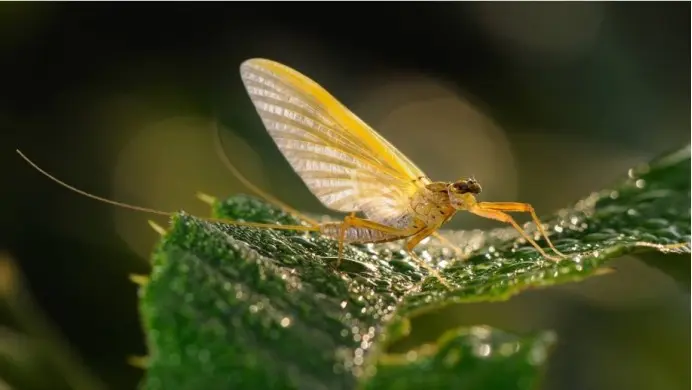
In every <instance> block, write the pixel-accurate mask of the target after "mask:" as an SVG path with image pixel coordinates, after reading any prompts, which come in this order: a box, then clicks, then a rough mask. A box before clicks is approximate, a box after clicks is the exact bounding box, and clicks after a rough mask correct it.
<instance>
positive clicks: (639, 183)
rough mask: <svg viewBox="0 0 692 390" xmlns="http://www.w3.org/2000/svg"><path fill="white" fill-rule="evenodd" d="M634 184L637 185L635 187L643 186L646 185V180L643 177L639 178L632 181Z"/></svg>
mask: <svg viewBox="0 0 692 390" xmlns="http://www.w3.org/2000/svg"><path fill="white" fill-rule="evenodd" d="M634 185H635V186H637V188H644V186H646V181H645V180H644V179H639V180H637V181H635V182H634Z"/></svg>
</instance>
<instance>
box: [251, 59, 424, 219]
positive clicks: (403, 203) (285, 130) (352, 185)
mask: <svg viewBox="0 0 692 390" xmlns="http://www.w3.org/2000/svg"><path fill="white" fill-rule="evenodd" d="M240 72H241V78H242V80H243V83H244V85H245V88H246V89H247V91H248V94H249V95H250V98H251V99H252V102H253V103H254V105H255V108H256V109H257V112H258V113H259V115H260V117H261V118H262V122H263V123H264V126H265V127H266V129H267V131H268V132H269V134H270V135H271V137H272V138H273V139H274V141H275V142H276V144H277V146H278V147H279V149H280V150H281V152H282V153H283V155H284V156H285V157H286V159H287V160H288V162H289V163H290V164H291V166H292V167H293V169H294V170H295V171H296V172H297V173H298V175H299V176H300V177H301V179H302V180H303V181H304V182H305V184H306V185H307V186H308V188H309V189H310V191H312V193H313V194H315V196H317V198H318V199H319V200H320V201H321V202H322V203H323V204H324V205H325V206H327V207H329V208H331V209H333V210H337V211H342V212H353V211H362V212H363V213H365V215H366V216H367V217H368V218H370V219H372V220H374V221H379V222H382V223H385V222H390V221H393V220H395V219H397V218H398V217H400V216H402V215H403V214H407V213H408V207H409V206H408V205H409V199H410V197H411V195H412V194H413V193H415V192H416V191H417V190H418V188H419V187H418V186H420V185H424V184H425V183H427V182H429V180H428V179H427V176H425V174H423V172H422V171H421V170H420V169H419V168H418V167H416V166H415V165H414V164H413V163H412V162H411V161H410V160H408V159H407V158H406V157H405V156H404V155H403V154H402V153H401V152H399V151H398V150H397V149H396V148H394V146H392V145H391V144H390V143H389V142H387V141H386V140H385V139H384V138H382V137H381V136H380V135H379V134H377V133H376V132H375V131H374V130H373V129H372V128H370V127H369V126H368V125H367V124H365V123H364V122H363V121H362V120H360V119H359V118H358V117H357V116H356V115H354V114H353V113H351V112H350V111H349V110H348V109H347V108H346V107H345V106H344V105H342V104H341V103H340V102H338V101H337V100H336V99H335V98H334V97H333V96H331V95H330V94H329V93H328V92H327V91H326V90H324V89H323V88H322V87H320V86H319V85H318V84H317V83H315V82H314V81H312V80H310V79H309V78H307V77H306V76H304V75H302V74H300V73H299V72H297V71H295V70H293V69H291V68H289V67H287V66H284V65H282V64H279V63H277V62H274V61H270V60H265V59H251V60H247V61H245V62H243V64H242V65H241V67H240ZM420 177H423V179H422V180H423V181H421V180H418V178H420Z"/></svg>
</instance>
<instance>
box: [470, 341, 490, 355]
mask: <svg viewBox="0 0 692 390" xmlns="http://www.w3.org/2000/svg"><path fill="white" fill-rule="evenodd" d="M491 351H492V348H491V347H490V344H479V345H476V347H475V348H474V352H475V354H476V355H477V356H482V357H488V356H490V352H491Z"/></svg>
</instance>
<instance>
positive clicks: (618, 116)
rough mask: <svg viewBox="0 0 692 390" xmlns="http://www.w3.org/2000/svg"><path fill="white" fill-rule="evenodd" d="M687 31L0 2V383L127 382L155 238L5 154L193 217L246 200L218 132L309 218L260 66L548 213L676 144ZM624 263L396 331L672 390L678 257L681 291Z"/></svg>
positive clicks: (269, 8)
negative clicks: (221, 155)
mask: <svg viewBox="0 0 692 390" xmlns="http://www.w3.org/2000/svg"><path fill="white" fill-rule="evenodd" d="M689 32H690V5H689V3H683V2H679V3H661V2H656V3H620V2H618V3H552V4H546V3H540V4H539V3H511V4H510V3H463V4H462V3H437V4H422V3H381V4H375V3H369V4H365V3H334V4H327V3H325V4H313V3H302V4H301V3H291V4H288V3H264V2H263V3H245V4H243V3H223V4H222V3H3V4H2V5H0V51H1V52H2V56H1V58H2V60H1V61H2V76H3V77H2V79H3V81H2V86H1V88H0V91H2V98H3V101H2V105H1V106H0V125H1V126H2V140H1V141H0V145H1V146H2V153H1V155H0V163H1V165H0V173H2V177H1V179H2V180H1V181H0V183H1V184H0V186H2V188H3V190H2V202H1V203H0V207H1V209H0V212H1V215H2V222H3V223H2V225H0V226H1V229H2V230H0V282H1V283H2V285H0V286H2V288H1V289H0V290H1V291H0V293H2V297H3V299H4V304H3V310H2V317H1V318H2V319H3V322H2V326H1V327H0V388H2V386H1V385H2V381H5V382H8V383H18V384H20V385H16V386H17V388H20V389H39V388H53V389H62V388H66V389H67V388H78V389H84V388H97V387H96V386H101V387H99V388H109V389H131V388H133V387H134V386H135V384H136V383H137V381H138V380H139V378H140V376H141V374H142V371H140V370H138V369H136V368H133V367H131V366H129V365H127V363H126V359H127V356H129V355H144V354H146V348H145V346H144V341H143V335H142V332H141V330H140V327H139V322H138V321H139V319H138V313H137V306H136V304H137V296H136V287H135V286H134V285H133V284H132V283H130V282H129V281H128V279H127V278H128V274H130V273H140V274H145V273H147V272H148V266H147V256H148V252H149V251H150V249H151V247H152V245H153V243H154V242H155V240H156V237H157V236H156V233H154V232H153V231H151V229H149V228H148V226H147V224H146V220H147V219H149V218H152V217H151V216H147V215H141V214H137V213H132V212H129V211H123V210H115V209H114V208H112V207H110V206H107V205H104V204H100V203H98V202H94V201H92V200H89V199H86V198H84V197H80V196H78V195H76V194H74V193H72V192H69V191H67V190H65V189H64V188H60V187H59V186H57V185H55V184H54V183H51V182H50V181H49V180H47V179H46V178H44V177H42V176H40V175H39V174H38V173H37V172H35V171H33V170H32V169H31V168H30V167H29V166H27V165H26V164H25V163H23V162H22V161H21V160H20V159H19V158H18V156H17V155H16V154H15V153H14V150H13V149H15V148H20V149H22V150H23V151H24V152H25V153H26V154H27V155H28V156H29V157H31V158H33V159H34V160H35V161H36V162H37V163H38V164H39V165H40V166H42V167H43V168H45V169H47V170H48V171H49V172H52V173H53V174H55V175H56V176H58V177H59V178H61V179H63V180H65V181H67V182H69V183H71V184H74V185H76V186H78V187H80V188H83V189H85V190H87V191H89V192H94V193H96V194H100V195H105V196H109V197H116V198H118V199H119V200H122V201H126V202H130V203H135V204H140V205H145V206H151V207H156V208H160V209H165V210H179V209H185V210H186V211H188V212H190V213H193V214H198V215H207V214H208V209H207V208H206V207H205V206H204V205H203V204H202V203H201V202H199V201H197V200H196V199H195V198H194V193H195V192H196V191H204V192H207V193H210V194H213V195H216V196H227V195H230V194H233V193H237V192H240V191H244V189H243V188H242V186H241V185H240V184H239V183H238V182H237V181H236V180H235V179H233V178H232V176H231V175H230V173H228V172H226V171H225V170H224V168H223V166H222V165H221V163H220V160H219V159H218V157H217V156H216V155H215V154H214V152H213V144H212V137H211V134H212V133H211V129H212V128H213V124H214V123H215V122H217V121H218V122H219V123H220V124H221V126H222V127H223V134H224V138H225V139H226V144H227V146H228V147H227V153H228V154H229V156H230V158H231V160H232V161H234V163H236V164H237V165H238V166H239V167H240V169H241V170H242V171H243V172H244V173H246V174H247V175H249V176H251V177H252V178H253V180H254V181H255V182H257V183H258V184H260V185H261V186H263V187H264V188H267V189H269V190H270V191H271V192H272V193H273V194H275V195H277V196H278V197H279V198H281V199H283V200H285V201H286V202H288V203H289V204H292V205H293V206H295V207H297V208H299V209H303V210H307V211H311V212H315V213H324V212H327V210H325V209H324V208H323V207H322V206H320V205H319V203H318V201H317V200H316V199H315V198H314V197H312V196H311V195H310V193H309V192H308V191H307V189H306V188H305V187H304V186H303V185H302V183H301V182H300V180H299V179H298V178H297V176H296V175H295V174H294V173H293V172H292V171H291V170H290V167H289V166H288V164H286V162H285V161H284V160H283V157H282V156H281V155H280V154H279V153H278V151H277V150H276V147H275V146H274V145H273V143H272V141H271V139H270V138H269V137H268V135H267V133H266V131H265V130H264V129H263V128H262V126H261V123H260V121H259V118H258V117H257V115H256V113H255V111H254V109H253V108H252V105H251V103H250V101H249V99H248V98H247V95H246V93H245V91H244V90H243V88H242V84H241V82H240V78H239V75H238V66H239V64H240V63H241V62H242V61H243V60H245V59H248V58H252V57H265V58H270V59H273V60H276V61H279V62H282V63H285V64H287V65H289V66H291V67H293V68H295V69H297V70H299V71H301V72H302V73H305V74H306V75H308V76H309V77H311V78H313V79H315V80H316V81H317V82H319V83H320V84H322V85H323V86H324V87H325V88H326V89H327V90H329V91H330V92H331V93H332V94H334V95H335V96H336V97H337V98H338V99H339V100H341V101H342V102H344V103H345V104H346V105H347V106H348V107H350V108H351V109H353V111H354V112H355V113H356V114H357V115H359V116H361V117H362V118H363V119H364V120H365V121H366V122H368V123H370V124H371V125H372V126H373V127H374V128H376V129H378V131H380V132H381V133H382V134H383V135H384V136H385V137H386V138H387V139H389V140H390V141H392V143H393V144H394V145H396V146H397V147H399V148H400V149H401V150H402V151H403V152H404V153H405V154H407V155H408V156H410V157H411V159H412V160H413V161H415V162H416V163H418V164H419V165H420V166H421V168H423V169H424V170H425V171H426V172H428V173H429V175H430V176H431V177H432V178H433V179H439V180H450V179H454V178H456V177H462V176H469V175H471V174H473V175H475V176H476V178H478V179H479V180H480V181H481V183H482V184H483V185H484V192H483V197H484V199H488V200H490V199H492V200H518V201H526V202H531V203H533V204H534V206H535V207H536V208H537V209H538V210H539V214H540V213H543V214H545V213H548V212H552V211H554V210H555V209H557V208H559V207H564V206H567V205H569V204H570V203H572V202H574V201H575V200H577V199H579V198H581V197H583V196H586V195H587V194H589V193H590V192H591V191H594V190H597V189H599V188H602V187H603V186H605V185H608V184H609V183H611V182H612V181H613V180H615V179H617V178H619V177H622V176H623V175H625V174H626V172H627V169H628V168H629V167H630V166H632V165H633V164H636V163H639V162H645V161H647V160H648V159H650V158H652V157H654V156H656V155H657V154H659V153H661V152H664V151H666V150H669V149H671V148H677V147H680V146H682V145H683V144H687V143H689V141H690V137H689V134H690V133H689V129H690V122H689V118H690V111H689V109H690V89H689V86H690V40H689V36H690V35H689ZM152 219H155V220H157V222H158V223H160V224H162V225H165V223H166V221H165V219H161V218H155V217H154V218H152ZM493 226H497V225H496V224H494V223H493V222H489V221H484V220H478V219H474V218H472V217H468V216H462V217H459V218H458V220H457V221H454V222H453V223H452V224H451V225H450V227H452V228H467V227H481V228H489V227H493ZM641 260H642V259H635V258H627V259H619V260H617V261H616V262H615V264H616V265H617V267H618V272H617V273H615V274H613V275H608V276H603V277H600V278H594V279H592V280H588V281H586V282H584V283H580V284H575V285H570V286H563V287H560V288H552V289H547V290H544V291H536V292H530V293H525V294H522V295H521V296H519V297H517V298H514V299H512V300H511V301H509V302H506V303H501V304H485V305H467V306H464V307H454V308H450V309H447V310H446V311H445V312H444V313H440V314H436V315H431V316H428V317H427V318H424V319H421V320H420V321H419V322H418V324H417V327H414V329H415V332H416V333H415V334H414V335H415V336H416V337H415V338H414V339H415V340H423V339H429V338H433V337H435V336H436V335H437V334H439V332H440V331H442V330H444V329H446V328H449V327H451V326H456V325H459V324H467V323H468V324H480V323H487V324H490V325H495V326H501V327H505V328H508V329H510V330H513V331H530V330H534V329H543V328H553V329H557V330H558V332H559V334H560V337H561V338H560V345H559V347H558V348H557V349H556V350H555V353H554V356H553V360H552V362H551V365H550V367H549V369H548V373H547V376H546V380H545V383H544V388H550V389H610V388H628V389H653V388H656V389H689V388H690V379H689V367H690V361H689V356H690V354H689V348H690V338H689V335H690V334H689V329H690V323H689V316H690V315H689V313H690V312H689V307H690V296H689V256H687V257H684V256H683V257H680V258H675V260H674V261H678V262H683V264H686V267H687V268H685V265H684V266H683V271H682V274H681V275H683V276H681V277H676V275H673V276H674V277H671V276H670V275H668V274H666V273H663V272H661V271H660V270H658V269H657V267H656V266H654V267H651V266H650V264H654V265H655V264H656V262H657V261H663V260H662V259H660V258H654V259H653V260H652V259H645V260H649V261H648V263H647V262H642V261H641ZM647 264H649V265H647ZM22 275H23V276H22ZM681 278H682V284H681V283H680V280H681ZM685 278H686V281H685ZM27 294H31V295H33V297H34V299H33V302H31V301H27V299H30V297H29V296H28V295H27ZM414 325H416V324H414ZM415 340H414V341H412V342H415ZM68 350H70V351H71V353H68V352H67V351H68ZM66 354H69V356H72V357H71V358H67V357H65V356H68V355H66ZM94 378H98V379H94ZM92 381H93V382H92ZM96 382H102V383H101V384H97V383H96ZM80 383H82V384H80ZM85 383H86V384H85Z"/></svg>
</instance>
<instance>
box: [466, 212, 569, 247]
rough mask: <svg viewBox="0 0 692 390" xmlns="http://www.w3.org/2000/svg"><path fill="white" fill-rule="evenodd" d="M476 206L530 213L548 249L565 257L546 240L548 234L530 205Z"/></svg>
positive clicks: (548, 239)
mask: <svg viewBox="0 0 692 390" xmlns="http://www.w3.org/2000/svg"><path fill="white" fill-rule="evenodd" d="M477 206H478V207H480V208H482V209H490V210H500V211H508V212H521V213H526V212H528V213H530V214H531V219H533V222H534V223H535V224H536V227H537V228H538V231H539V232H540V233H541V234H542V235H543V237H544V238H545V240H546V241H547V242H548V246H550V249H552V250H553V251H554V252H555V253H557V254H558V255H560V257H563V258H565V257H567V256H566V255H564V254H563V253H562V252H560V251H559V250H557V249H556V248H555V246H554V245H553V243H552V241H550V238H548V234H546V232H545V229H543V224H542V223H541V220H540V219H538V216H537V215H536V211H534V209H533V206H531V205H530V204H528V203H516V202H480V203H478V204H477Z"/></svg>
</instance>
